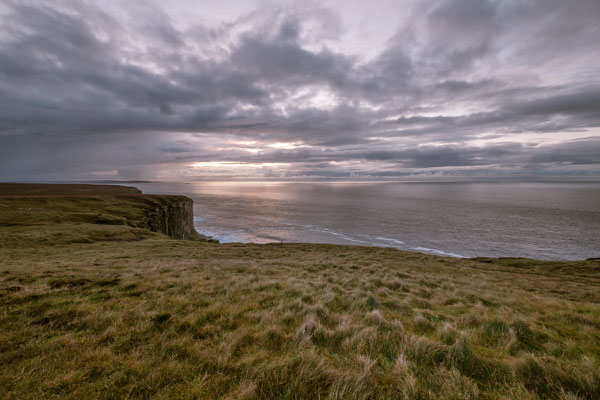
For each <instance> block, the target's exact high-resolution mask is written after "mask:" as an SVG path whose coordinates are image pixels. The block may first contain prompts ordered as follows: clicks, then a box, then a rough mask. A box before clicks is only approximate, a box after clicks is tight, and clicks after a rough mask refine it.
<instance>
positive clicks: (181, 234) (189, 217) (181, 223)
mask: <svg viewBox="0 0 600 400" xmlns="http://www.w3.org/2000/svg"><path fill="white" fill-rule="evenodd" d="M145 201H146V202H147V204H148V205H149V208H148V210H147V212H146V218H147V221H146V226H142V227H144V228H147V229H149V230H151V231H153V232H160V233H163V234H165V235H168V236H171V237H173V238H175V239H182V240H195V239H199V238H200V237H201V235H200V234H198V232H196V230H195V229H194V210H193V206H194V202H193V201H192V199H190V198H189V197H185V196H174V195H170V196H148V197H147V198H146V199H145Z"/></svg>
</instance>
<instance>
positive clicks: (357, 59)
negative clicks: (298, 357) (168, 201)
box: [0, 0, 600, 179]
mask: <svg viewBox="0 0 600 400" xmlns="http://www.w3.org/2000/svg"><path fill="white" fill-rule="evenodd" d="M120 6H121V7H120V8H119V9H117V10H115V9H112V8H110V7H104V8H103V7H99V6H98V5H96V4H94V3H92V2H66V1H64V2H63V1H58V2H36V1H18V2H17V1H9V2H7V3H5V4H4V6H2V8H0V20H1V21H0V22H1V24H0V167H1V171H0V172H1V174H0V179H36V178H40V179H41V178H58V177H79V176H85V173H87V172H92V171H95V170H113V169H116V170H118V171H119V173H120V174H121V176H122V177H124V176H125V175H127V177H131V178H133V177H136V174H139V173H141V172H140V171H146V175H144V177H145V178H148V177H152V171H153V170H152V168H153V166H154V165H156V164H161V165H163V164H164V165H167V166H168V165H171V166H172V168H176V165H177V163H181V162H184V161H185V162H194V161H211V160H212V161H242V162H253V163H273V162H287V163H291V164H293V165H295V166H296V167H295V168H297V170H296V171H287V172H286V174H287V175H288V176H317V175H318V176H323V177H330V176H349V174H351V173H352V174H354V173H356V171H350V170H342V169H343V168H344V167H343V165H345V164H332V163H334V162H338V163H351V162H366V163H370V164H369V166H368V167H367V166H365V168H366V169H365V171H364V174H363V175H364V176H402V175H404V174H409V173H413V172H414V171H413V170H415V169H435V168H463V167H465V168H467V167H472V168H474V169H477V168H484V167H486V166H488V167H489V166H492V165H493V166H499V167H502V168H513V169H515V170H517V169H519V168H524V167H525V166H532V165H533V166H536V168H537V166H545V168H549V169H552V168H554V167H555V166H560V167H565V166H569V165H572V166H575V165H577V166H587V168H588V169H587V171H588V173H589V174H592V175H593V174H597V173H598V172H599V164H600V162H599V160H598V157H597V156H596V154H598V153H597V152H596V153H594V151H596V150H597V149H598V143H597V140H595V138H592V139H587V140H584V141H581V140H580V141H577V140H570V139H569V137H572V136H569V137H567V136H565V137H564V139H561V135H566V134H567V133H570V134H572V133H573V132H579V133H580V136H581V137H585V136H587V137H593V136H597V134H598V132H599V131H600V67H599V65H600V50H599V47H598V45H597V43H599V42H600V22H599V21H600V4H599V3H598V2H597V1H596V0H577V1H573V2H569V3H568V4H567V3H566V2H562V1H558V0H544V1H541V0H539V1H530V2H513V1H504V2H498V1H484V0H460V1H459V0H448V1H442V2H432V3H429V2H428V3H424V2H415V4H414V5H412V6H411V7H406V9H407V10H409V11H407V12H409V13H410V15H408V16H407V18H406V21H407V22H406V23H404V24H402V26H400V27H399V28H398V30H397V31H396V33H395V34H393V35H391V37H390V38H389V39H388V40H387V42H384V43H373V46H376V47H377V48H378V51H377V52H376V53H375V54H376V55H375V56H373V57H370V58H367V57H362V56H361V54H349V53H347V52H342V51H340V50H339V49H338V50H336V47H335V45H332V44H331V43H335V40H341V39H340V37H341V35H342V34H343V28H342V27H343V26H344V23H343V21H341V20H340V19H339V18H340V17H338V16H337V13H336V10H335V9H334V8H331V9H329V8H324V9H314V10H313V9H306V8H304V9H302V12H300V11H299V10H298V9H294V8H292V7H291V6H281V7H273V10H270V11H262V12H253V13H250V14H248V15H245V16H244V17H243V18H239V19H238V20H235V21H227V23H221V24H216V25H215V24H213V25H210V26H209V25H206V24H202V23H200V22H198V21H196V22H194V23H193V24H191V25H182V24H178V23H177V21H176V20H175V19H173V18H172V17H171V15H170V14H169V10H168V8H161V7H158V6H155V5H152V4H142V5H132V4H127V3H123V4H120ZM311 24H312V25H311ZM315 26H317V28H315ZM328 27H332V28H331V29H328ZM336 35H338V36H337V37H336ZM532 133H538V134H544V135H548V138H550V139H549V143H552V144H551V145H541V146H531V145H529V144H528V141H530V140H531V139H528V138H527V137H525V136H524V139H523V140H518V139H515V137H514V135H519V134H532ZM185 135H187V136H185ZM505 135H513V136H512V137H511V139H510V142H509V140H508V139H507V141H506V142H505V143H498V139H501V138H503V137H504V136H505ZM552 135H553V136H552ZM182 138H187V140H182ZM485 138H488V139H492V138H493V139H494V141H490V142H489V143H482V144H477V145H475V144H473V140H482V139H485ZM236 140H237V141H245V142H249V141H250V142H251V141H255V142H257V143H258V144H256V145H255V146H256V148H255V149H249V150H254V151H253V152H252V153H251V154H249V150H248V149H244V148H243V146H239V145H232V144H231V143H229V142H232V143H233V142H235V141H236ZM279 142H286V143H299V144H302V145H303V146H305V147H299V148H289V149H285V148H284V149H281V150H276V149H272V148H269V147H265V146H266V145H268V144H273V143H275V144H276V143H279ZM434 142H435V143H434ZM500 142H502V140H500ZM228 143H229V144H228ZM557 143H558V144H557ZM236 146H237V147H236ZM292 147H293V146H292ZM371 164H373V165H371ZM332 165H337V166H332ZM339 165H342V166H339ZM341 168H342V169H341ZM348 168H350V167H348ZM352 168H354V167H352ZM368 168H371V169H369V170H367V169H368ZM540 168H542V167H540ZM388 169H395V173H396V175H393V173H394V171H389V170H388ZM400 169H405V170H406V171H408V170H411V171H409V172H406V171H404V172H403V171H401V170H400ZM561 173H562V172H561ZM578 173H581V171H579V170H578Z"/></svg>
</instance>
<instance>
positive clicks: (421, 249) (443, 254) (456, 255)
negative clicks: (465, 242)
mask: <svg viewBox="0 0 600 400" xmlns="http://www.w3.org/2000/svg"><path fill="white" fill-rule="evenodd" d="M410 249H411V250H416V251H421V252H423V253H431V254H438V255H440V256H450V257H456V258H467V257H465V256H462V255H460V254H456V253H448V252H446V251H442V250H437V249H430V248H428V247H411V248H410Z"/></svg>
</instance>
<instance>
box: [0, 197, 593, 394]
mask: <svg viewBox="0 0 600 400" xmlns="http://www.w3.org/2000/svg"><path fill="white" fill-rule="evenodd" d="M179 197H180V196H173V197H169V196H165V197H160V198H162V199H163V200H165V201H166V200H169V199H173V200H175V199H178V198H179ZM156 200H157V198H155V197H154V195H140V194H135V195H115V194H114V193H113V194H109V195H107V194H103V195H102V194H95V195H87V196H82V195H77V196H73V195H64V194H63V195H61V196H33V197H31V196H30V197H27V196H21V197H2V196H0V363H1V364H2V366H3V374H0V398H19V399H34V398H48V397H60V398H65V399H80V398H107V397H113V398H125V397H128V396H129V397H134V398H183V399H185V398H189V399H191V398H196V399H207V400H208V399H223V400H225V399H232V398H254V399H259V400H267V399H274V398H282V399H283V398H290V397H291V396H296V398H314V395H315V393H320V394H322V396H323V397H326V398H332V399H346V398H357V399H358V398H411V396H412V397H415V398H433V399H451V398H531V399H534V398H561V396H563V397H564V394H565V393H568V394H569V395H570V396H577V397H578V398H583V399H593V398H598V396H599V395H600V374H599V373H598V371H600V368H599V367H600V346H599V345H598V343H600V341H599V339H600V298H599V297H598V293H600V260H589V261H570V262H563V261H541V260H533V259H523V258H501V259H499V258H474V259H459V258H452V257H442V256H435V255H428V254H422V253H417V252H409V251H401V250H397V249H394V248H382V247H366V246H347V245H334V244H307V243H273V244H264V245H258V244H239V243H224V244H219V243H216V242H214V241H213V242H211V241H209V240H202V239H200V240H181V237H178V235H174V236H168V235H167V234H165V232H161V231H152V230H150V229H148V228H149V227H150V226H149V225H147V224H146V222H145V221H147V220H146V218H148V216H147V215H145V214H144V213H143V212H140V210H144V209H146V208H145V207H146V205H148V204H152V205H154V204H157V203H155V201H156ZM148 202H149V203H148ZM164 204H167V205H170V204H172V205H176V204H177V203H176V202H170V201H167V202H166V203H164ZM150 209H151V210H155V211H156V212H157V214H156V215H155V216H154V217H157V216H163V215H169V221H180V222H183V221H184V219H182V218H176V217H174V216H176V215H179V211H177V210H180V208H178V207H174V208H173V210H174V211H173V212H171V211H168V210H167V212H166V213H165V212H163V211H161V210H160V208H158V209H157V208H156V207H154V206H152V208H150ZM171 216H173V217H174V218H171ZM161 218H162V217H161ZM151 219H152V218H151ZM159 219H160V218H159ZM140 223H141V224H146V225H142V226H140V225H139V224H140ZM166 233H168V231H167V232H166ZM49 366H50V367H49ZM567 398H568V397H567Z"/></svg>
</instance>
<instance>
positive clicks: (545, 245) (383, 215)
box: [134, 182, 600, 260]
mask: <svg viewBox="0 0 600 400" xmlns="http://www.w3.org/2000/svg"><path fill="white" fill-rule="evenodd" d="M134 186H136V187H138V188H139V189H141V190H142V191H143V192H144V193H168V194H184V195H186V196H189V197H191V198H192V199H193V200H194V214H195V221H194V222H195V226H196V230H198V231H199V232H200V233H203V234H206V235H209V236H212V237H214V238H216V239H219V240H220V241H221V242H255V243H266V242H310V243H338V244H352V245H364V246H387V247H395V248H398V249H403V250H413V251H421V252H424V253H432V254H442V255H451V256H457V257H459V256H462V257H477V256H490V257H507V256H511V257H532V258H539V259H549V260H575V259H585V258H588V257H600V183H395V182H394V183H392V182H385V183H381V182H377V183H272V182H204V183H143V184H142V183H136V184H134Z"/></svg>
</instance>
